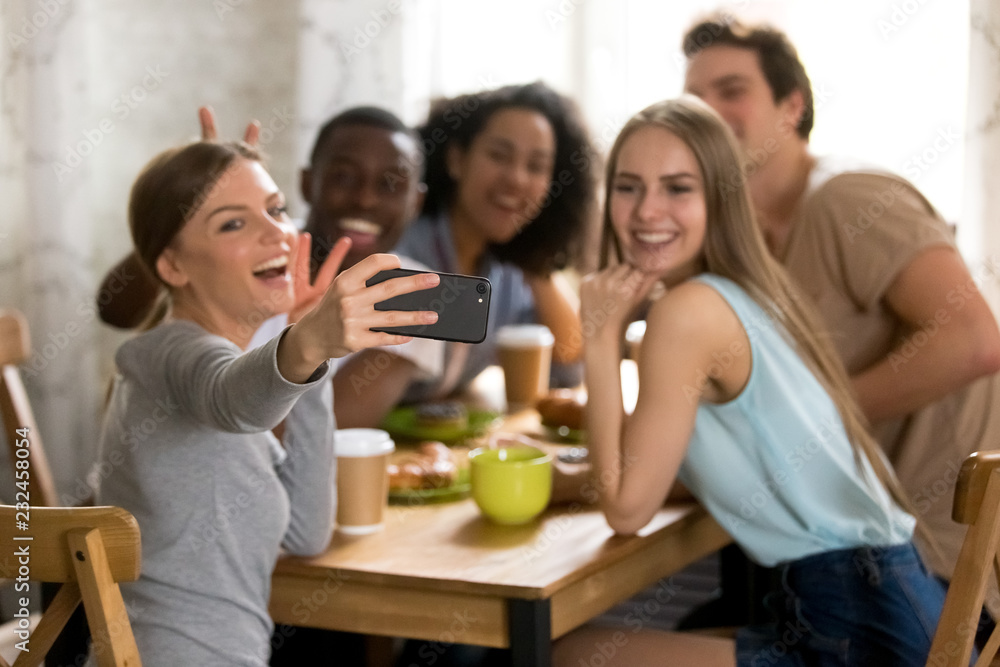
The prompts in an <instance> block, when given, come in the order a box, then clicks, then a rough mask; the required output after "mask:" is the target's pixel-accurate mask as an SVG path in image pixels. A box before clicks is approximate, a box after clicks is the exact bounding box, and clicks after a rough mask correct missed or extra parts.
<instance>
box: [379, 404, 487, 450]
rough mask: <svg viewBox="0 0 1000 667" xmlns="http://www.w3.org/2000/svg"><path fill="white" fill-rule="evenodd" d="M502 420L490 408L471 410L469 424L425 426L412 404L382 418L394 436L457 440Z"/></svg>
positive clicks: (383, 423) (410, 438)
mask: <svg viewBox="0 0 1000 667" xmlns="http://www.w3.org/2000/svg"><path fill="white" fill-rule="evenodd" d="M499 420H500V414H499V413H496V412H492V411H489V410H471V409H470V410H469V423H468V425H467V426H465V427H464V428H463V427H456V426H424V425H422V424H418V423H417V409H416V407H414V406H412V405H406V406H402V407H398V408H396V409H394V410H393V411H392V412H390V413H389V414H388V415H386V418H385V419H383V420H382V428H383V429H384V430H386V431H388V432H389V434H390V435H391V436H393V437H394V438H404V439H407V440H440V441H441V442H455V441H457V440H462V439H463V438H471V437H473V436H476V435H481V434H483V433H485V432H486V431H488V430H489V429H490V428H491V427H493V426H494V425H495V424H496V423H497V422H498V421H499Z"/></svg>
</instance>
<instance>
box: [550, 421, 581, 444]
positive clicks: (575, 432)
mask: <svg viewBox="0 0 1000 667" xmlns="http://www.w3.org/2000/svg"><path fill="white" fill-rule="evenodd" d="M542 427H543V428H544V429H545V431H546V432H547V433H548V434H549V436H550V437H551V438H552V439H553V440H556V441H558V442H571V443H574V444H582V443H585V442H586V441H587V432H586V431H584V430H583V429H575V428H570V427H569V426H549V425H548V424H546V423H545V422H542Z"/></svg>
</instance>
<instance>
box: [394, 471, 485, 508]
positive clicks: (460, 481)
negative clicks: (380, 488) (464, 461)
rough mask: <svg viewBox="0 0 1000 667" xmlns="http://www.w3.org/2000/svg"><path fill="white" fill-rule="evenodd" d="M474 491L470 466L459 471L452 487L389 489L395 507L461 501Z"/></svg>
mask: <svg viewBox="0 0 1000 667" xmlns="http://www.w3.org/2000/svg"><path fill="white" fill-rule="evenodd" d="M471 491H472V483H471V479H470V471H469V467H468V466H464V467H461V468H459V469H458V477H457V479H456V480H455V483H454V484H452V485H451V486H445V487H443V488H440V489H389V502H390V503H392V504H393V505H410V506H417V505H427V504H430V503H447V502H450V501H452V500H461V499H462V498H465V497H466V496H468V495H469V493H470V492H471Z"/></svg>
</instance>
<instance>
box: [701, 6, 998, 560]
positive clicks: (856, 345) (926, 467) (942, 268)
mask: <svg viewBox="0 0 1000 667" xmlns="http://www.w3.org/2000/svg"><path fill="white" fill-rule="evenodd" d="M684 50H685V54H686V55H687V57H688V59H689V60H688V71H687V77H686V81H685V90H686V91H687V92H690V93H693V94H695V95H697V96H699V97H701V98H702V99H704V100H705V101H706V102H707V103H708V104H709V105H711V106H712V107H713V108H714V109H715V110H716V111H718V112H719V113H720V115H722V117H723V118H724V119H725V120H726V121H727V123H729V125H730V126H731V127H732V128H733V130H734V132H735V134H736V136H737V139H738V140H739V141H740V142H741V144H742V146H743V148H744V149H745V151H746V155H747V158H748V160H747V163H746V166H745V168H744V169H745V173H746V175H747V180H748V183H749V186H750V192H751V196H752V198H753V203H754V208H755V211H756V214H757V217H758V222H759V223H760V225H761V227H762V229H763V230H764V234H765V237H766V239H767V241H768V244H769V246H770V249H771V251H772V252H773V253H774V255H775V256H776V257H778V258H779V259H780V260H781V261H782V263H783V264H784V265H785V267H786V268H787V269H788V271H789V272H790V273H791V275H792V277H793V279H794V280H795V281H796V282H797V283H798V285H799V286H800V287H801V288H802V289H804V291H805V292H806V293H807V294H808V295H809V296H810V297H812V298H813V300H814V301H815V304H816V305H817V306H818V307H819V309H820V312H821V314H822V315H823V317H824V318H825V320H826V324H827V325H828V327H829V328H830V332H831V335H832V337H833V343H834V344H835V345H836V347H837V349H838V350H839V352H840V354H841V357H842V359H843V360H844V363H845V365H846V366H847V370H848V372H849V373H850V375H851V378H852V380H853V384H854V388H855V390H856V393H857V397H858V401H859V403H860V404H861V407H862V409H863V410H864V412H865V414H866V415H867V417H868V418H869V420H870V421H871V423H872V426H873V430H874V432H875V434H876V436H877V437H878V440H879V442H880V443H881V444H882V446H883V448H884V450H885V452H886V453H887V455H888V457H889V459H890V460H891V462H892V464H893V465H894V466H895V469H896V473H897V474H898V476H899V478H900V481H901V482H902V484H903V487H904V489H905V490H906V491H907V493H908V495H909V498H910V500H911V502H912V504H913V505H914V509H915V510H916V512H917V514H918V515H919V518H920V519H921V520H923V521H925V522H926V524H927V525H928V527H929V528H930V529H931V531H932V532H933V533H934V535H935V537H936V538H937V540H938V542H939V543H940V546H941V549H942V551H943V558H941V557H938V555H937V554H935V553H934V552H933V550H930V549H926V548H924V549H923V553H924V556H925V558H926V559H927V561H928V564H929V566H930V567H931V568H932V569H933V570H934V572H935V573H937V574H938V575H940V576H941V577H943V578H945V579H948V578H950V576H951V573H952V570H953V569H954V565H955V561H956V559H957V556H958V550H959V548H960V546H961V540H962V538H963V536H964V532H965V530H964V528H963V527H962V526H960V525H958V524H956V523H954V522H953V521H952V519H951V505H952V498H953V494H954V485H955V480H956V474H957V470H958V468H959V466H960V465H961V463H962V461H963V460H964V459H965V457H966V456H968V455H969V454H970V453H971V452H974V451H976V450H980V449H990V448H995V447H996V446H997V444H996V443H998V442H1000V375H998V374H997V371H998V370H1000V331H998V328H997V322H996V319H995V317H994V316H993V314H992V312H991V311H990V309H989V306H988V305H987V304H986V302H985V300H984V299H983V298H982V296H981V294H980V293H979V291H978V289H977V288H976V285H975V282H974V281H973V278H972V276H971V275H970V272H969V270H968V268H967V267H966V266H965V263H964V262H963V260H962V258H961V257H960V255H959V253H958V252H957V250H956V248H955V246H954V243H953V239H952V234H951V232H950V230H949V228H948V226H947V225H946V224H945V222H944V221H943V220H942V219H941V217H940V216H939V215H938V214H937V212H936V211H935V210H934V208H933V207H932V206H931V204H930V203H929V202H928V201H927V200H926V199H925V198H924V197H923V196H922V195H921V194H920V193H919V192H918V191H917V190H916V189H915V188H914V187H913V186H912V185H911V184H909V183H908V182H907V181H905V180H903V179H902V178H899V177H898V176H895V175H893V174H891V173H887V172H884V171H880V170H877V169H872V168H868V167H864V166H861V165H857V164H853V165H852V164H844V163H843V162H837V161H835V160H831V159H826V158H824V159H820V158H816V157H815V156H813V155H812V154H810V152H809V143H808V141H809V140H808V137H809V131H810V129H811V128H812V121H813V113H812V112H813V104H812V92H811V89H810V84H809V79H808V77H807V76H806V73H805V70H804V68H803V67H802V64H801V62H800V61H799V60H798V56H797V54H796V52H795V49H794V47H792V46H791V44H790V43H789V42H788V40H787V38H786V37H785V36H784V35H783V34H782V33H780V32H778V31H776V30H774V29H771V28H764V27H747V26H743V25H740V24H739V23H738V22H735V21H733V20H732V18H731V17H729V16H721V17H716V18H715V19H710V20H708V21H707V22H705V23H701V24H699V25H696V26H694V27H693V28H692V29H691V30H690V31H689V32H688V34H687V36H686V37H685V41H684Z"/></svg>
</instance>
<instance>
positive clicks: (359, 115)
mask: <svg viewBox="0 0 1000 667" xmlns="http://www.w3.org/2000/svg"><path fill="white" fill-rule="evenodd" d="M348 125H367V126H369V127H378V128H381V129H383V130H388V131H389V132H402V133H403V134H406V135H409V136H410V137H412V138H413V140H414V143H415V144H417V146H418V150H419V145H420V142H419V141H418V140H417V137H416V133H415V132H414V131H413V130H412V129H411V128H409V127H407V125H406V123H404V122H403V121H401V120H400V119H399V117H398V116H396V114H394V113H392V112H391V111H386V110H385V109H382V108H381V107H368V106H362V107H351V108H350V109H346V110H344V111H341V112H340V113H338V114H337V115H336V116H334V117H333V118H331V119H330V120H328V121H327V122H326V123H325V124H324V125H323V127H321V128H320V129H319V132H318V133H317V134H316V141H315V142H313V148H312V152H311V153H310V154H309V164H310V165H315V164H316V162H317V160H318V159H319V158H320V156H321V155H322V153H323V151H324V150H325V149H326V142H327V140H328V139H329V138H330V135H331V134H333V132H334V130H336V129H337V128H338V127H344V126H348ZM416 157H419V156H416Z"/></svg>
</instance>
